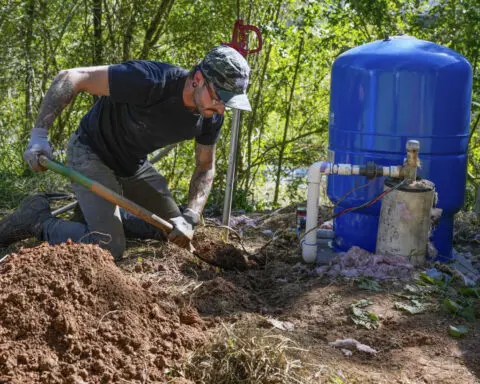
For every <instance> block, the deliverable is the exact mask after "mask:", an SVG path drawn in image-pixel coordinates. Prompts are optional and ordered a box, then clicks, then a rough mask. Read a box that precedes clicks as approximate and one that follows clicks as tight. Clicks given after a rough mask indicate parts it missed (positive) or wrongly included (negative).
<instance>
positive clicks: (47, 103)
mask: <svg viewBox="0 0 480 384" xmlns="http://www.w3.org/2000/svg"><path fill="white" fill-rule="evenodd" d="M80 91H86V92H88V93H91V94H92V95H98V96H108V95H109V93H110V91H109V88H108V66H100V67H86V68H73V69H67V70H64V71H61V72H60V73H59V74H58V75H57V76H56V77H55V80H54V81H53V83H52V85H51V86H50V88H49V89H48V91H47V94H46V95H45V97H44V99H43V101H42V104H41V106H40V112H39V113H38V117H37V120H36V122H35V127H36V128H46V129H48V128H49V127H50V126H51V125H52V123H53V121H54V120H55V119H56V118H57V116H58V115H59V114H60V112H61V111H62V110H63V109H64V108H65V107H66V106H67V105H68V104H70V103H71V102H72V100H73V99H74V98H75V96H76V95H77V93H78V92H80Z"/></svg>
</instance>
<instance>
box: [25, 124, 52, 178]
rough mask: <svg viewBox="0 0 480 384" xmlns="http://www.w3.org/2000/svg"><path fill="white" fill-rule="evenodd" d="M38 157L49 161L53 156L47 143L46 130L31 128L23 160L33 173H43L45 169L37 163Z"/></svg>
mask: <svg viewBox="0 0 480 384" xmlns="http://www.w3.org/2000/svg"><path fill="white" fill-rule="evenodd" d="M40 155H44V156H46V157H48V158H49V159H51V158H52V156H53V153H52V147H51V146H50V143H49V141H48V129H46V128H33V129H32V134H31V135H30V141H29V142H28V145H27V149H26V150H25V152H24V153H23V158H24V159H25V161H26V162H27V164H28V165H29V166H30V168H32V169H33V170H34V171H45V170H46V169H45V168H44V167H42V166H41V165H40V163H39V162H38V160H39V157H40Z"/></svg>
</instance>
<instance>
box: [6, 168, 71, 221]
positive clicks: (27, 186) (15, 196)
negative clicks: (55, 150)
mask: <svg viewBox="0 0 480 384" xmlns="http://www.w3.org/2000/svg"><path fill="white" fill-rule="evenodd" d="M0 180H1V181H0V217H1V216H2V215H3V214H5V213H7V212H6V211H9V210H12V209H14V208H16V207H17V206H18V205H19V204H20V202H21V201H22V200H23V199H24V198H25V197H26V196H28V195H29V194H32V193H35V192H69V193H71V188H70V181H69V180H67V179H66V178H63V177H62V176H60V175H57V174H55V173H53V172H30V171H27V174H26V175H25V176H18V175H17V174H13V173H9V172H5V171H1V172H0ZM3 211H5V212H3Z"/></svg>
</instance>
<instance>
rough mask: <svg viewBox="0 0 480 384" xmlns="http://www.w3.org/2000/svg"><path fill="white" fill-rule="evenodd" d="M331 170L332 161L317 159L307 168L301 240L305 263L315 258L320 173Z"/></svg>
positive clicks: (323, 173) (325, 173) (328, 172)
mask: <svg viewBox="0 0 480 384" xmlns="http://www.w3.org/2000/svg"><path fill="white" fill-rule="evenodd" d="M331 171H332V163H329V162H326V161H319V162H317V163H314V164H312V165H311V166H310V168H308V174H307V181H308V190H307V218H306V226H305V237H304V238H303V241H302V256H303V260H304V261H305V262H306V263H314V262H315V261H316V259H317V231H316V228H317V227H318V199H319V196H320V181H321V180H322V175H328V174H330V173H331Z"/></svg>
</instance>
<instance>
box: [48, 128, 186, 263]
mask: <svg viewBox="0 0 480 384" xmlns="http://www.w3.org/2000/svg"><path fill="white" fill-rule="evenodd" d="M67 165H68V166H69V167H71V168H73V169H75V170H77V171H78V172H80V173H82V174H84V175H85V176H87V177H88V178H90V179H92V180H94V181H97V182H99V183H100V184H102V185H104V186H105V187H107V188H110V189H112V190H113V191H115V192H117V193H118V194H121V195H123V196H125V197H126V198H128V199H130V200H132V201H134V202H135V203H137V204H139V205H140V206H142V207H144V208H146V209H148V210H149V211H151V212H153V213H155V214H156V215H158V216H159V217H161V218H163V219H166V220H168V219H170V218H172V217H177V216H180V215H181V213H180V210H179V209H178V206H177V204H176V203H175V201H174V199H173V197H172V195H171V194H170V191H169V190H168V187H167V181H166V180H165V178H164V177H163V176H162V175H160V174H159V173H158V172H157V171H156V170H155V168H153V166H152V164H150V163H149V162H146V163H145V164H143V165H142V167H141V168H139V170H138V171H137V173H135V175H133V176H131V177H119V176H117V175H116V174H115V172H114V171H113V170H112V169H110V168H109V167H108V166H106V165H105V163H103V162H102V160H101V159H100V158H99V157H98V156H97V155H96V154H95V153H93V151H92V149H91V148H90V147H89V146H87V145H84V144H82V143H80V141H79V140H78V136H77V134H76V133H74V134H73V135H72V137H71V138H70V141H69V143H68V147H67ZM73 190H74V192H75V195H76V197H77V200H78V203H79V206H80V208H81V210H82V213H83V216H84V218H85V224H83V223H78V222H72V221H65V220H61V219H56V218H51V219H48V220H47V221H45V223H44V227H43V239H42V240H46V241H48V242H49V243H50V244H52V245H53V244H60V243H63V242H65V241H67V240H68V239H71V240H72V241H74V242H83V243H95V244H99V245H100V246H101V247H102V248H105V249H108V250H109V251H110V252H111V253H112V255H113V256H114V257H115V258H116V259H118V258H120V257H121V256H122V254H123V252H124V250H125V231H127V232H128V233H129V235H130V236H135V235H138V237H142V238H145V237H150V236H151V237H152V238H156V237H157V235H158V237H161V230H159V229H157V228H156V227H154V226H153V225H151V224H148V223H146V222H145V221H143V220H141V219H139V218H138V217H136V216H134V215H132V214H129V213H127V212H122V213H121V212H120V209H119V207H118V206H116V205H114V204H111V203H109V202H108V201H106V200H104V199H103V198H101V197H99V196H97V195H95V194H94V193H92V192H90V191H89V190H88V189H86V188H84V187H82V186H80V185H78V184H75V183H74V184H73ZM122 211H123V210H122Z"/></svg>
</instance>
